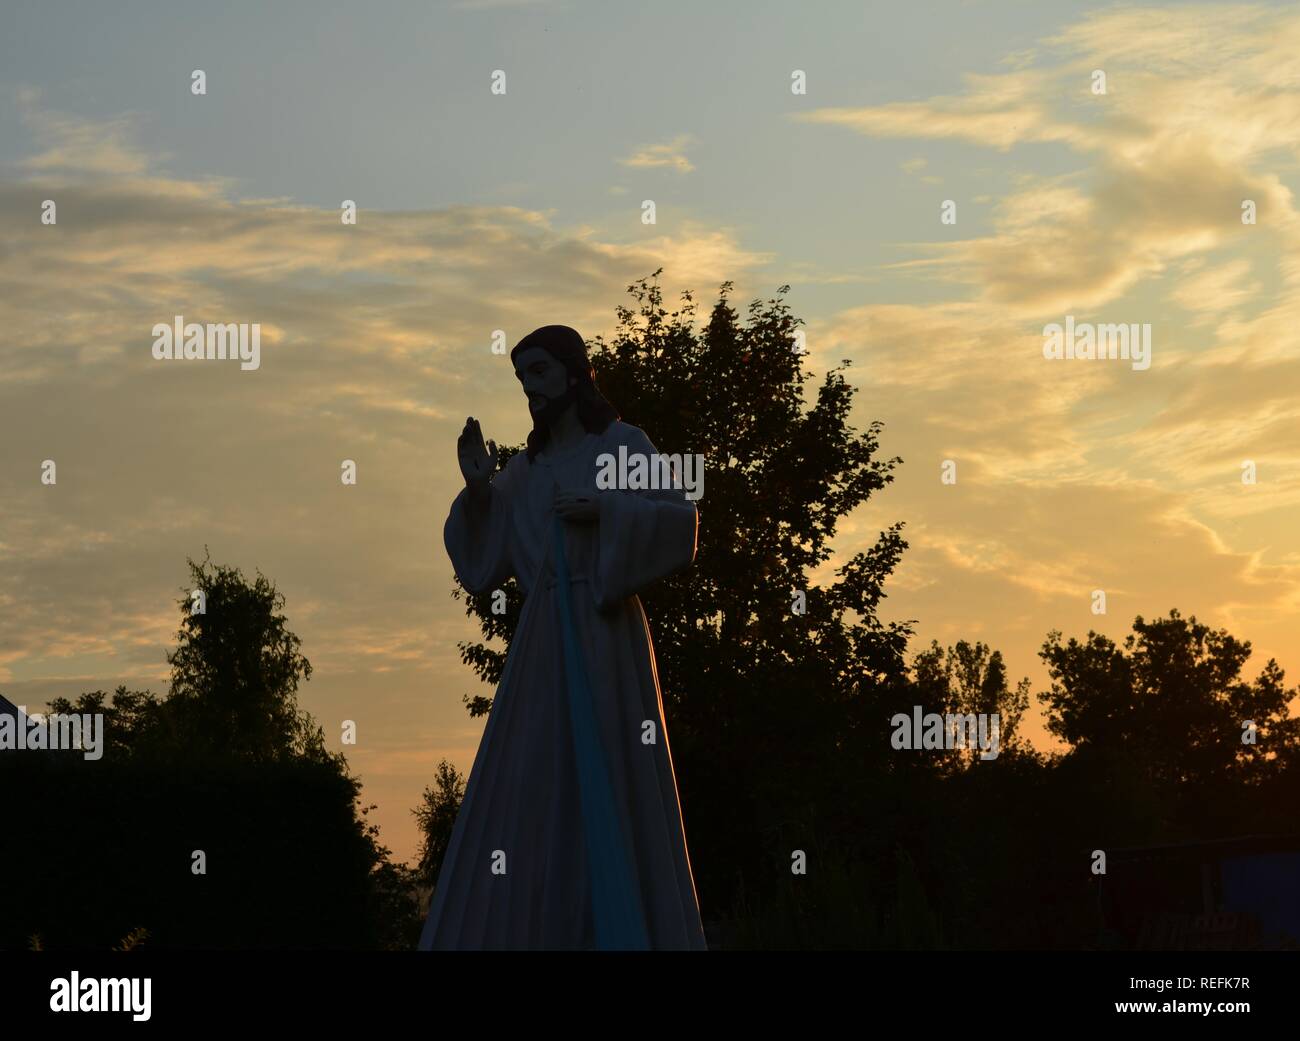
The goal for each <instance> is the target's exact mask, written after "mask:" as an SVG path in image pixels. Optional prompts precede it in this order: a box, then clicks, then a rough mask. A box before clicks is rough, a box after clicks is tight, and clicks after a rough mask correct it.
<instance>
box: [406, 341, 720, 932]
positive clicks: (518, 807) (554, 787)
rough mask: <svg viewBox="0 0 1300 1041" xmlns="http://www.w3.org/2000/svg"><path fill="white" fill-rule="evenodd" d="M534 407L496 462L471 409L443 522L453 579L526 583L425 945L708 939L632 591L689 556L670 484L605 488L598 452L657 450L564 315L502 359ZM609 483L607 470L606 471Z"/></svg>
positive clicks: (687, 521) (485, 585)
mask: <svg viewBox="0 0 1300 1041" xmlns="http://www.w3.org/2000/svg"><path fill="white" fill-rule="evenodd" d="M510 357H511V361H512V362H513V363H514V369H515V376H516V378H518V380H519V382H520V385H521V387H522V389H523V392H524V395H525V397H526V398H527V400H528V407H529V411H530V413H531V415H532V418H533V429H532V432H531V433H530V434H529V436H528V446H527V450H526V451H524V452H519V453H518V454H516V455H515V456H513V457H512V458H511V459H510V461H509V463H508V465H506V466H505V467H504V468H503V469H502V470H500V472H497V446H496V444H495V443H494V442H491V441H488V442H484V439H483V433H482V430H481V428H480V427H479V424H478V422H477V421H476V420H475V419H474V418H473V417H470V418H469V419H468V420H466V422H465V427H464V429H463V430H462V431H461V434H460V438H459V440H458V442H457V455H458V458H459V461H460V470H461V474H462V475H463V476H464V478H465V487H464V489H462V490H461V492H460V493H459V494H458V495H457V497H456V499H455V501H454V502H453V503H452V506H451V514H450V516H448V518H447V523H446V525H445V527H444V529H443V539H444V542H445V544H446V547H447V553H448V555H449V556H450V557H451V561H452V565H453V567H454V568H455V571H456V575H457V577H458V578H459V579H460V581H461V583H462V584H463V585H464V586H465V588H466V589H468V590H469V591H470V592H472V593H476V594H482V593H485V592H489V591H491V590H494V589H497V588H499V587H500V586H501V584H502V583H503V582H505V581H506V579H507V578H509V577H511V576H513V577H514V578H515V579H516V580H517V581H518V583H519V585H520V587H521V589H522V591H523V593H524V597H525V599H524V605H523V610H522V612H521V614H520V617H519V623H518V626H517V628H516V629H515V634H514V638H513V639H512V640H511V642H510V649H509V653H508V654H507V656H506V662H505V667H504V670H503V672H502V675H501V683H500V686H499V687H498V688H497V693H496V699H495V700H494V701H493V703H492V709H491V712H490V714H489V716H488V722H487V728H486V729H485V731H484V733H483V740H482V743H481V744H480V746H479V750H478V754H477V756H476V757H475V759H474V765H473V768H472V769H471V771H470V776H469V782H468V784H467V786H466V790H465V798H464V801H463V802H462V804H461V807H460V812H459V815H458V816H457V818H456V823H455V826H454V827H453V830H452V834H451V840H450V842H449V844H448V846H447V851H446V854H445V856H444V858H443V861H442V867H441V870H440V872H439V875H438V884H437V888H436V889H435V890H434V893H433V900H432V904H431V905H430V909H429V915H428V918H427V919H426V921H425V924H424V930H423V933H422V935H421V937H420V949H422V950H471V949H472V950H483V949H493V950H501V949H524V948H527V949H544V950H668V949H675V950H705V949H707V945H706V943H705V938H704V929H703V926H702V924H701V920H700V912H699V903H698V900H697V897H696V893H695V882H694V878H693V877H692V874H691V865H690V857H689V855H688V853H687V848H686V834H685V829H684V827H683V823H682V814H681V806H680V804H679V801H678V797H677V782H676V778H675V776H674V773H673V763H672V755H671V754H670V751H669V746H668V731H667V727H666V725H665V722H664V709H663V699H662V696H661V694H660V690H659V678H658V675H657V673H656V670H655V659H654V647H653V645H652V642H651V639H650V626H649V623H648V621H647V619H646V615H645V611H644V610H643V609H642V606H641V601H640V599H639V598H638V597H637V592H638V591H639V590H642V589H645V588H646V587H647V586H649V585H650V584H651V583H653V582H655V581H656V580H658V579H660V578H663V577H664V576H666V575H669V574H671V573H673V572H676V571H679V570H681V569H683V568H685V567H688V566H689V565H690V564H691V562H692V561H693V560H694V558H695V543H696V531H697V527H698V523H699V521H698V515H697V513H696V509H695V505H694V503H693V502H691V501H690V500H689V499H687V498H686V496H685V494H684V492H683V490H682V488H681V486H680V481H676V482H674V484H675V485H676V487H657V488H653V489H648V488H647V489H637V490H628V489H599V488H598V487H597V483H596V474H597V471H598V469H599V467H598V464H597V459H598V458H599V457H600V456H601V455H603V454H606V453H612V454H614V455H616V456H617V455H618V453H619V449H620V448H623V449H624V451H625V452H626V453H627V455H629V456H631V455H634V454H637V453H640V454H644V455H645V456H646V457H647V458H649V459H652V460H653V459H655V458H656V457H657V456H658V453H657V452H656V451H655V447H654V445H652V444H651V443H650V440H649V438H647V437H646V435H645V434H644V433H642V432H641V430H639V429H638V428H636V427H634V426H631V425H630V424H628V423H624V422H622V421H621V420H620V419H619V415H618V413H617V411H615V409H614V408H613V406H612V405H611V404H610V403H609V402H608V401H607V400H606V399H605V398H604V397H603V396H602V395H601V393H600V391H599V390H598V389H597V386H596V382H595V374H594V371H593V369H592V367H591V364H590V362H589V360H588V357H587V349H586V345H585V343H584V342H583V339H582V337H581V336H580V335H579V334H578V332H577V331H576V330H574V329H571V328H569V327H568V326H564V325H548V326H543V327H542V328H540V329H537V330H535V331H534V332H532V333H529V334H528V335H527V336H525V337H524V338H523V339H522V340H521V341H520V342H519V343H518V344H517V345H516V346H515V348H514V350H513V351H512V352H511V354H510ZM602 483H607V482H602Z"/></svg>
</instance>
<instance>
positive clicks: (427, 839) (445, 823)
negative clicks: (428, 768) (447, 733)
mask: <svg viewBox="0 0 1300 1041" xmlns="http://www.w3.org/2000/svg"><path fill="white" fill-rule="evenodd" d="M464 797H465V784H464V780H463V778H462V777H461V775H460V773H459V772H458V771H457V770H456V768H455V767H454V766H453V765H452V764H451V763H449V762H448V761H447V760H446V759H444V760H442V761H441V762H440V763H439V764H438V772H437V776H436V777H435V778H434V783H433V785H432V786H426V787H425V789H424V793H423V795H422V796H421V801H420V805H419V806H417V807H416V808H415V809H413V810H412V811H411V812H412V813H413V814H415V820H416V823H417V824H419V826H420V835H421V841H420V862H419V864H418V865H417V866H416V869H415V871H416V875H417V876H418V877H419V879H420V881H421V882H423V883H424V884H425V885H429V886H433V885H437V882H438V870H439V868H441V867H442V858H443V857H444V856H445V855H446V853H447V846H448V844H449V843H450V842H451V830H452V828H453V827H454V826H455V824H456V814H457V813H458V812H459V811H460V804H461V800H462V799H463V798H464Z"/></svg>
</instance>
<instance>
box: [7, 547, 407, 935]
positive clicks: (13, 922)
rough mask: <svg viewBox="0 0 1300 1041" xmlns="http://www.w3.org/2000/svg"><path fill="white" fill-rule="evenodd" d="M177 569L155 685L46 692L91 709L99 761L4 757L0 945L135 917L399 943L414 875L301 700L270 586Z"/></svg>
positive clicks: (140, 926)
mask: <svg viewBox="0 0 1300 1041" xmlns="http://www.w3.org/2000/svg"><path fill="white" fill-rule="evenodd" d="M190 570H191V579H192V582H191V586H190V588H189V589H188V590H187V591H186V595H185V597H183V598H182V600H181V602H180V606H181V615H182V622H181V627H180V631H179V632H178V634H177V635H178V640H177V647H176V649H175V651H174V652H173V653H172V654H170V655H169V656H168V660H169V662H170V663H171V665H172V683H171V689H170V691H169V693H168V696H167V697H165V698H159V697H156V696H155V695H153V694H151V693H149V692H141V691H129V690H126V689H125V688H118V690H117V691H116V692H115V694H114V695H113V697H112V698H109V697H107V696H106V695H105V693H104V692H103V691H96V692H93V693H89V694H84V695H82V696H81V697H79V698H78V699H76V701H70V700H68V699H57V700H55V701H54V702H52V703H51V705H50V711H51V712H60V713H74V712H76V713H96V712H102V713H103V714H104V716H105V726H104V743H105V747H104V748H103V750H102V757H101V758H99V759H91V760H88V759H86V758H85V756H84V754H83V752H82V751H80V750H77V749H71V750H60V751H32V750H25V751H15V752H11V753H0V792H3V793H4V795H5V798H6V801H7V804H8V807H9V808H10V810H11V811H12V814H11V816H10V824H9V827H8V828H7V829H6V832H5V835H4V841H3V845H4V855H3V856H0V892H4V893H6V894H9V897H8V898H7V899H6V900H5V901H4V905H3V906H4V910H3V913H0V948H16V947H37V946H39V947H43V948H46V949H55V948H68V947H90V948H95V949H100V950H107V949H109V948H111V947H114V946H116V945H118V944H119V943H120V942H121V941H122V940H123V939H124V938H126V937H127V936H128V934H132V933H137V932H138V931H143V932H142V933H138V935H140V936H142V937H143V940H142V942H143V943H144V944H145V945H147V946H152V947H177V948H180V947H209V948H246V947H338V948H345V947H386V948H395V947H396V948H407V947H410V946H412V945H413V944H414V942H415V938H416V937H417V936H418V928H419V918H418V908H417V907H416V906H415V904H414V902H413V900H412V884H413V882H414V875H413V874H412V873H411V872H410V871H409V870H408V869H407V868H405V867H404V866H402V865H400V864H393V863H392V862H391V861H390V860H389V851H388V850H387V849H385V848H384V847H382V846H381V845H379V842H378V829H377V828H376V827H375V826H374V825H372V824H370V823H368V822H367V821H366V820H365V817H366V814H367V812H368V809H369V807H363V806H362V805H361V804H360V801H359V800H360V791H361V784H360V781H359V780H358V779H357V778H355V777H353V776H352V775H351V774H350V773H349V771H348V768H347V763H346V762H345V760H344V759H343V757H342V756H341V755H338V754H336V753H330V752H328V751H327V750H326V749H325V747H324V736H323V733H322V732H321V730H320V728H319V727H318V726H316V725H315V723H314V721H313V720H312V719H311V717H310V716H309V715H308V714H307V713H305V712H302V711H301V710H299V709H298V707H297V703H296V697H295V691H296V690H297V687H298V684H299V682H300V681H301V680H303V679H305V678H306V677H308V676H310V674H311V666H310V663H309V662H308V661H307V659H306V658H305V657H303V656H302V655H301V654H300V653H299V650H298V647H299V641H298V638H297V636H295V635H294V634H293V633H292V632H290V631H289V630H288V629H287V628H286V626H285V618H284V616H283V615H282V614H281V613H280V608H281V607H282V606H283V597H282V596H281V595H280V594H279V593H277V592H276V590H275V588H274V586H272V585H271V583H270V582H269V581H267V580H266V579H265V578H264V577H263V576H262V575H260V574H259V575H258V576H257V579H256V580H255V581H251V582H250V581H247V580H245V579H244V577H243V576H242V575H241V574H240V573H239V572H238V571H237V570H235V569H232V568H227V567H221V566H215V565H212V564H211V563H210V562H209V561H207V560H205V561H204V562H203V563H202V564H195V563H194V562H193V561H191V562H190ZM195 591H198V592H201V593H202V594H203V595H202V597H201V598H195V597H193V596H192V593H193V592H195ZM18 894H27V895H24V896H18Z"/></svg>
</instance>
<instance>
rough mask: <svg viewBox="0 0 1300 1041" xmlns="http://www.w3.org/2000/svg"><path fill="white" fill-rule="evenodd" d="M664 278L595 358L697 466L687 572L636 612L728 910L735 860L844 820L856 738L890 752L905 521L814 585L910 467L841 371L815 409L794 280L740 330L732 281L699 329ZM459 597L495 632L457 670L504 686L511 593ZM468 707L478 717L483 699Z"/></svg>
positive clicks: (628, 401) (711, 882) (685, 787)
mask: <svg viewBox="0 0 1300 1041" xmlns="http://www.w3.org/2000/svg"><path fill="white" fill-rule="evenodd" d="M658 274H659V272H657V271H656V272H655V274H654V275H653V276H651V279H655V280H656V281H650V280H648V279H641V280H639V281H638V282H636V283H634V284H633V285H631V286H629V287H628V292H629V293H630V294H631V295H632V296H633V297H634V299H635V300H636V302H637V305H638V306H637V308H636V309H635V310H633V309H632V308H628V307H619V308H617V312H616V313H617V316H618V327H617V332H616V334H615V336H614V337H613V339H612V341H611V342H610V343H608V344H606V343H604V342H603V340H601V339H599V338H598V339H597V340H596V341H595V343H596V345H595V347H594V348H593V349H592V350H591V357H592V364H593V366H594V368H595V370H596V374H597V380H598V382H599V384H600V386H601V388H602V390H603V391H604V393H605V394H606V396H607V397H608V398H609V399H610V400H611V401H612V402H613V403H614V405H615V407H617V408H618V409H619V410H620V412H621V413H622V415H623V416H624V418H625V419H626V420H627V421H628V422H630V423H632V424H634V425H636V426H638V427H641V428H642V429H643V430H645V431H646V432H647V434H649V436H650V438H651V440H652V441H653V442H654V443H655V444H656V446H657V447H658V449H659V450H660V451H661V452H665V453H670V454H671V453H677V452H681V453H689V454H700V455H702V456H703V457H704V460H705V467H706V480H705V490H704V496H703V498H702V499H701V500H699V502H698V503H697V505H698V507H699V510H700V535H699V544H698V552H697V557H696V561H695V563H694V565H693V566H692V567H691V568H689V569H687V570H686V571H685V572H683V573H681V574H679V575H675V576H672V577H670V578H668V579H666V580H664V581H662V582H660V583H658V584H657V585H656V586H654V587H653V588H652V589H650V590H649V591H648V592H646V593H645V594H644V595H643V597H642V599H643V601H644V603H645V606H646V611H647V614H648V615H649V618H650V624H651V626H652V628H653V630H654V642H655V656H656V665H657V668H658V672H659V677H660V681H661V685H662V689H663V696H664V703H665V713H666V715H667V718H668V724H669V730H670V734H671V738H672V748H673V756H674V761H675V763H676V765H677V772H678V784H679V790H680V793H681V798H682V805H683V812H684V815H685V818H686V824H687V829H688V838H689V840H690V841H691V849H692V863H693V865H695V867H696V878H697V885H698V887H699V888H700V889H701V901H702V903H707V898H706V896H705V892H706V891H708V890H710V889H712V890H713V891H714V893H715V894H716V899H718V900H722V895H721V894H722V892H723V891H724V890H726V889H728V888H729V887H730V885H731V883H732V881H733V872H732V866H733V865H735V864H736V863H737V862H739V863H740V864H741V865H742V869H743V867H744V866H745V865H748V866H749V868H750V870H752V871H755V872H758V873H760V874H766V873H768V872H771V871H774V870H777V869H780V870H784V871H785V872H786V873H787V874H788V863H789V859H788V858H789V849H790V848H791V846H790V841H789V840H790V839H791V838H792V837H794V838H798V839H799V841H801V842H804V843H807V842H808V841H809V839H808V836H809V834H810V829H811V828H813V827H814V826H815V822H817V821H818V820H820V821H822V823H823V825H825V822H826V821H827V820H828V818H829V816H830V815H835V814H838V813H839V812H840V806H841V804H842V803H843V801H844V787H843V782H844V781H845V778H846V773H848V772H852V771H854V770H855V769H856V767H857V763H855V762H854V759H855V757H856V756H857V755H859V754H863V753H862V752H861V749H862V747H864V745H863V743H864V742H866V743H867V746H869V750H868V751H867V752H866V753H865V754H868V755H871V756H875V757H882V756H883V755H884V754H885V745H884V744H883V743H882V742H880V741H879V740H874V739H876V738H878V737H879V735H880V734H881V733H883V732H884V723H883V722H881V721H880V717H881V715H882V711H883V709H882V707H881V703H880V695H881V692H882V691H883V690H884V689H885V688H886V687H888V686H890V685H891V684H897V683H899V682H902V680H903V678H904V677H905V674H906V667H905V663H904V660H903V654H904V651H905V649H906V644H907V639H908V637H909V635H910V633H911V628H910V625H909V624H908V623H906V622H889V623H886V622H882V621H881V620H880V619H879V618H878V616H877V610H878V608H879V605H880V603H881V601H882V600H883V599H884V596H885V593H884V590H883V585H884V582H885V580H886V578H887V577H888V576H889V574H890V573H891V572H892V570H893V568H894V566H895V565H896V563H897V561H898V559H899V557H900V555H901V554H902V552H903V550H904V549H905V548H906V543H905V542H904V541H903V538H902V536H901V528H902V526H901V525H900V524H895V525H893V526H891V527H889V528H887V529H886V530H884V531H883V532H881V533H880V534H879V535H878V537H877V538H876V540H875V543H874V545H872V546H871V548H869V549H867V550H866V551H864V552H860V553H857V554H855V555H854V556H852V557H851V558H849V559H847V560H844V561H843V562H842V563H840V564H839V566H838V567H836V568H835V569H834V572H833V573H834V578H833V579H831V580H830V581H826V582H822V583H817V582H814V580H813V578H812V575H813V573H814V572H816V571H819V570H820V569H822V568H823V566H825V565H827V564H828V563H829V562H830V561H831V558H832V555H833V550H832V539H833V537H834V535H835V531H836V527H837V525H838V523H839V520H840V519H841V518H842V517H844V516H845V515H846V514H848V513H850V512H851V511H853V510H854V509H856V508H857V507H859V506H861V505H862V504H863V503H864V502H866V500H867V499H868V498H869V497H870V496H871V495H872V494H873V493H874V492H877V491H879V490H881V489H882V488H884V486H885V485H886V484H888V483H889V482H890V481H891V480H892V479H893V476H892V471H893V469H894V467H895V466H896V465H897V464H898V463H900V462H901V460H899V459H897V458H892V459H886V460H882V459H878V458H877V453H878V449H879V444H878V436H879V433H880V429H881V425H880V424H879V423H875V422H873V423H871V424H870V425H869V426H868V428H867V430H866V431H865V432H864V433H857V432H855V430H854V428H853V427H852V426H850V425H849V413H850V410H851V406H852V403H853V396H854V388H853V387H852V386H851V385H850V384H849V383H848V382H847V380H846V379H845V378H844V376H843V370H844V368H847V367H848V365H849V363H848V362H847V361H846V362H844V363H843V366H842V367H837V368H832V369H831V370H830V371H829V372H827V373H826V374H825V375H824V377H823V378H822V382H821V384H820V386H819V387H818V389H817V394H816V400H815V401H814V402H813V403H812V405H811V407H809V406H808V404H807V403H806V401H805V396H804V384H805V383H806V382H807V381H808V379H809V374H808V373H807V372H806V371H805V369H804V364H805V360H806V356H805V354H804V353H803V352H802V351H801V350H800V349H799V343H798V340H797V338H796V333H797V332H798V331H799V330H798V326H799V325H801V324H802V322H801V320H800V319H797V318H795V317H794V316H793V315H792V314H791V313H790V311H789V308H788V307H787V305H786V304H785V301H784V299H783V296H784V294H785V293H786V292H788V289H789V287H788V286H782V287H781V288H780V289H779V290H778V293H777V297H776V298H773V299H769V300H767V301H766V302H760V301H757V300H755V301H754V302H753V303H751V305H750V307H749V313H748V319H747V321H745V322H744V323H742V322H741V321H740V320H739V317H738V315H737V313H736V311H735V310H734V309H733V308H732V307H731V305H730V303H729V301H728V299H727V297H728V294H729V292H730V290H731V288H732V283H730V282H724V283H723V284H722V285H721V287H720V290H719V298H718V301H717V302H716V303H715V304H714V305H713V308H712V310H711V312H710V314H709V318H708V321H707V322H706V323H705V324H704V326H703V328H701V329H699V330H698V331H697V330H696V329H695V305H694V301H693V299H692V296H691V294H690V293H689V292H687V293H683V294H682V303H681V305H680V306H679V307H678V309H677V310H674V311H672V312H671V313H669V312H668V311H667V308H666V307H665V306H664V304H663V302H662V297H661V293H660V290H659V286H658V283H657V276H658ZM518 450H519V447H518V446H516V447H515V448H513V449H508V450H507V451H506V452H503V455H504V456H505V457H506V458H508V457H509V455H510V454H513V452H514V451H518ZM504 461H505V460H504V459H503V461H502V465H504ZM453 595H455V596H458V597H461V598H463V599H464V601H465V604H466V612H467V614H469V615H470V616H472V617H475V618H477V619H478V621H479V624H480V627H481V630H482V633H483V636H484V642H478V643H464V644H462V645H461V656H462V659H463V660H464V661H465V662H466V663H467V664H469V665H470V666H471V667H472V668H473V669H474V671H475V672H476V673H477V674H478V675H479V677H480V678H481V679H483V680H484V681H485V682H487V683H491V684H495V683H497V682H498V681H499V680H500V677H501V670H502V666H503V664H504V661H505V655H506V650H507V649H508V645H509V640H510V637H511V635H512V634H513V631H514V625H515V623H516V621H517V618H518V611H519V607H520V602H521V601H520V597H519V592H518V588H517V587H516V586H515V584H514V583H513V582H512V583H510V584H509V586H508V588H507V611H506V613H505V614H503V615H494V614H493V613H492V612H491V609H490V598H489V597H487V596H481V597H474V596H470V595H468V594H467V593H466V592H465V591H464V590H463V589H458V590H456V591H455V592H454V593H453ZM495 641H501V642H502V643H504V644H505V645H506V648H505V649H498V648H496V647H493V646H490V645H489V644H491V643H493V642H495ZM466 700H467V701H468V702H469V707H470V711H471V714H479V713H481V712H483V711H486V709H487V708H488V706H489V705H490V702H489V700H488V699H486V698H482V697H477V698H474V699H473V700H470V699H469V698H468V697H467V699H466ZM884 718H885V719H887V718H888V717H887V716H885V717H884ZM796 844H797V843H796Z"/></svg>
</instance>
